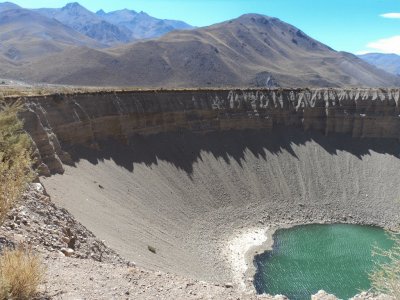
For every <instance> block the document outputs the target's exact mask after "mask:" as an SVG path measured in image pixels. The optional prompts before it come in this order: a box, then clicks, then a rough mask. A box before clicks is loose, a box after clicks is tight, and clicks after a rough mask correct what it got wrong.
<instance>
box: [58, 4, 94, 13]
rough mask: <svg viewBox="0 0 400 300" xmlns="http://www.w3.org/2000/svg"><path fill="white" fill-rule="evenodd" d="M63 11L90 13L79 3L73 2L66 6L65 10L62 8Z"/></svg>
mask: <svg viewBox="0 0 400 300" xmlns="http://www.w3.org/2000/svg"><path fill="white" fill-rule="evenodd" d="M61 10H62V11H71V12H79V11H85V12H86V11H88V10H87V9H86V8H85V7H83V6H82V5H80V4H79V3H78V2H71V3H68V4H66V5H65V6H64V7H63V8H61Z"/></svg>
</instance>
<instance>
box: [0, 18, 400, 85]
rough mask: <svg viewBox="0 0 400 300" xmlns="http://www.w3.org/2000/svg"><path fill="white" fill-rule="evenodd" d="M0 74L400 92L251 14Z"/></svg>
mask: <svg viewBox="0 0 400 300" xmlns="http://www.w3.org/2000/svg"><path fill="white" fill-rule="evenodd" d="M0 29H1V27H0ZM0 67H1V66H0ZM3 69H4V70H3V74H4V76H5V77H9V78H17V79H20V80H24V81H28V82H47V83H57V84H71V85H92V86H93V85H94V86H133V87H249V86H253V87H277V86H281V87H306V86H309V87H350V86H357V87H394V86H399V85H400V79H399V78H398V77H397V76H394V75H392V74H388V73H386V72H384V71H382V70H379V69H377V68H375V67H373V66H371V65H369V64H368V63H366V62H364V61H363V60H361V59H359V58H358V57H356V56H354V55H352V54H349V53H344V52H337V51H335V50H333V49H331V48H329V47H328V46H326V45H323V44H321V43H319V42H318V41H316V40H314V39H312V38H311V37H309V36H307V35H306V34H305V33H303V32H302V31H301V30H299V29H297V28H295V27H293V26H291V25H289V24H287V23H285V22H282V21H280V20H279V19H276V18H270V17H266V16H262V15H256V14H249V15H244V16H242V17H240V18H238V19H235V20H231V21H227V22H224V23H221V24H216V25H213V26H209V27H204V28H198V29H194V30H183V31H174V32H171V33H169V34H167V35H165V36H163V37H161V38H160V39H155V40H149V41H142V42H136V43H133V44H127V45H123V46H118V47H116V48H112V49H93V48H91V47H77V48H70V47H67V48H66V49H65V51H62V52H59V53H53V54H50V55H47V54H46V55H44V56H43V57H41V58H38V59H37V60H32V61H31V62H30V63H24V64H23V65H20V66H18V67H16V68H3Z"/></svg>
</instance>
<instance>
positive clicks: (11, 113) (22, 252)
mask: <svg viewBox="0 0 400 300" xmlns="http://www.w3.org/2000/svg"><path fill="white" fill-rule="evenodd" d="M18 109H19V106H18V104H14V105H13V106H8V105H6V104H5V103H4V102H1V101H0V224H2V223H3V221H4V219H5V217H6V216H7V213H8V212H9V210H10V209H11V208H12V207H13V205H14V204H15V202H16V201H18V200H19V199H20V198H21V195H22V193H23V192H24V191H25V190H26V188H27V184H28V182H30V180H31V179H32V176H33V173H32V171H31V165H32V160H31V142H30V139H29V137H28V135H27V134H26V133H25V132H24V131H23V129H22V123H21V121H19V120H18V117H17V113H18ZM43 273H44V272H43V269H42V265H41V262H40V260H39V259H38V257H37V256H35V255H34V254H33V253H32V252H31V251H30V249H24V248H23V247H19V248H18V249H16V250H7V249H6V250H4V251H3V253H2V255H1V256H0V300H1V299H21V300H24V299H32V297H33V296H34V295H35V294H36V291H37V288H38V285H39V284H40V282H41V281H42V278H43Z"/></svg>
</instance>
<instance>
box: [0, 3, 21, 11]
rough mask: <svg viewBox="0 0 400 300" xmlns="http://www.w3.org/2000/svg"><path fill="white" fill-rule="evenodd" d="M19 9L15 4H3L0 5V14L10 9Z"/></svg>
mask: <svg viewBox="0 0 400 300" xmlns="http://www.w3.org/2000/svg"><path fill="white" fill-rule="evenodd" d="M20 8H21V7H20V6H18V5H17V4H14V3H12V2H3V3H0V12H3V11H6V10H11V9H20Z"/></svg>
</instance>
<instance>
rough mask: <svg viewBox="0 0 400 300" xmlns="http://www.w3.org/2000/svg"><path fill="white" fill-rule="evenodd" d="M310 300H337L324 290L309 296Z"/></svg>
mask: <svg viewBox="0 0 400 300" xmlns="http://www.w3.org/2000/svg"><path fill="white" fill-rule="evenodd" d="M311 300H338V298H337V297H336V296H334V295H331V294H328V293H327V292H325V291H324V290H320V291H318V293H316V294H315V295H312V296H311Z"/></svg>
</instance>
